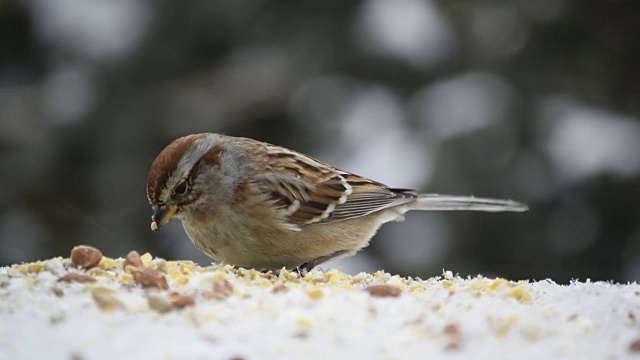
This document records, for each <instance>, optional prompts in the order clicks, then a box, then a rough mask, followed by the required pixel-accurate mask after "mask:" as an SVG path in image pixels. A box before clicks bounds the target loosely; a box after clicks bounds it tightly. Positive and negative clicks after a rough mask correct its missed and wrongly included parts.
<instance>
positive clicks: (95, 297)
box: [0, 255, 640, 359]
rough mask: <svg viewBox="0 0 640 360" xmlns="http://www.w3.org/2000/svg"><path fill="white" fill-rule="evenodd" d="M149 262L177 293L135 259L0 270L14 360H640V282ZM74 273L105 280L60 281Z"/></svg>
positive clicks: (2, 328) (4, 348) (0, 307)
mask: <svg viewBox="0 0 640 360" xmlns="http://www.w3.org/2000/svg"><path fill="white" fill-rule="evenodd" d="M142 262H143V263H144V266H145V267H147V268H150V269H159V270H160V272H159V273H160V274H161V276H162V277H164V278H166V279H167V281H168V289H166V290H162V289H154V288H153V286H154V284H155V283H154V281H156V280H158V279H154V280H153V281H151V284H150V283H148V282H145V281H144V279H141V278H138V277H135V278H134V276H132V274H133V273H134V272H136V271H135V270H134V269H132V268H131V267H127V269H123V261H122V259H116V260H114V259H109V258H102V260H100V263H99V265H98V266H96V267H93V268H91V269H89V270H86V269H78V268H76V267H74V266H72V265H71V262H70V260H69V259H62V258H56V259H51V260H47V261H44V262H37V263H31V264H21V265H14V266H12V267H5V268H0V359H37V358H46V359H285V358H289V359H298V358H302V357H303V358H304V359H330V358H350V359H368V358H372V359H412V358H413V359H416V358H429V359H438V358H446V359H467V358H479V359H499V358H505V359H513V358H516V357H517V358H519V359H551V358H567V359H621V358H627V357H629V358H638V357H640V342H638V340H640V323H639V321H640V320H638V319H637V316H640V286H639V285H637V284H629V285H617V284H610V283H602V282H596V283H593V282H586V283H582V282H574V283H572V284H570V285H568V286H562V285H557V284H555V283H554V282H552V281H540V282H511V281H507V280H504V279H487V278H483V277H480V276H479V277H475V278H468V279H462V278H459V277H455V276H453V275H452V274H451V273H449V272H446V273H445V274H444V275H443V276H442V277H438V278H431V279H428V280H420V279H406V278H401V277H399V276H391V275H390V274H387V273H384V272H377V273H375V274H364V273H363V274H359V275H356V276H349V275H345V274H343V273H341V272H340V271H338V270H335V269H334V270H328V271H325V272H320V271H312V272H310V273H308V274H307V275H306V276H304V277H300V276H299V275H297V274H295V273H289V272H286V271H283V272H281V273H280V274H279V275H278V276H275V275H272V274H267V275H265V274H262V273H259V272H256V271H254V270H244V269H234V268H232V267H229V266H210V267H199V266H197V265H195V264H193V263H191V262H185V261H179V262H174V261H165V260H162V259H151V256H149V255H144V256H142ZM150 271H151V270H150ZM70 272H73V273H79V274H84V275H88V276H90V277H91V278H93V279H95V280H96V281H95V282H78V281H79V280H84V281H92V280H91V279H87V278H81V279H78V278H73V279H71V280H72V281H71V282H65V281H59V279H60V278H61V277H63V276H64V275H65V274H68V273H70ZM74 276H75V275H74ZM141 283H143V284H146V285H147V287H146V288H143V287H142V285H141ZM161 283H162V282H159V283H158V284H161ZM158 284H155V285H156V286H160V287H162V286H163V285H158ZM375 285H384V286H375ZM372 286H375V287H372Z"/></svg>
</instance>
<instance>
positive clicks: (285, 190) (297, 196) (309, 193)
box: [257, 146, 416, 226]
mask: <svg viewBox="0 0 640 360" xmlns="http://www.w3.org/2000/svg"><path fill="white" fill-rule="evenodd" d="M268 150H269V151H268V153H267V156H268V158H269V159H268V164H269V165H270V171H268V172H266V173H265V174H263V175H262V176H261V177H260V178H259V179H258V180H257V185H258V186H259V187H260V188H261V189H262V191H263V193H264V194H266V195H267V198H268V200H269V201H271V202H272V204H273V205H274V206H275V207H276V208H277V209H279V210H280V211H281V213H282V215H283V220H285V219H286V221H288V222H289V223H290V224H293V225H296V226H303V225H308V224H313V223H318V222H331V221H339V220H346V219H351V218H355V217H360V216H365V215H368V214H371V213H373V212H376V211H378V210H381V209H385V208H387V207H391V206H395V205H398V204H402V203H405V202H409V201H412V199H414V198H415V196H416V195H415V194H413V193H411V192H410V190H405V189H402V190H391V189H389V188H388V187H386V186H385V185H383V184H380V183H377V182H374V181H371V180H368V179H366V178H363V177H360V176H358V175H353V174H349V173H346V172H343V171H340V170H337V169H335V168H333V167H331V166H330V165H327V164H325V163H322V162H320V161H318V160H315V159H313V158H310V157H307V156H306V155H302V154H299V153H295V152H293V151H291V150H288V149H284V148H280V147H275V146H274V147H270V148H268ZM303 179H304V180H303Z"/></svg>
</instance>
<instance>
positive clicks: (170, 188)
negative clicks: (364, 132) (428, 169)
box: [146, 133, 528, 270]
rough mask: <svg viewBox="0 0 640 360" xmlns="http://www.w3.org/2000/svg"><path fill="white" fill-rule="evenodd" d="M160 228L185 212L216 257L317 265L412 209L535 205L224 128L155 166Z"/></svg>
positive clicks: (170, 151) (172, 151)
mask: <svg viewBox="0 0 640 360" xmlns="http://www.w3.org/2000/svg"><path fill="white" fill-rule="evenodd" d="M146 190H147V197H148V200H149V203H150V205H151V207H152V209H153V215H152V216H151V230H153V231H156V230H158V229H159V228H160V227H161V226H162V225H164V224H166V223H167V222H168V221H169V220H170V219H172V218H178V219H179V220H180V221H181V222H182V225H183V227H184V230H185V232H186V233H187V236H188V237H189V239H191V241H192V242H193V244H194V245H195V246H196V247H197V248H198V249H200V250H201V251H202V252H204V253H205V254H206V255H208V256H209V257H211V258H213V259H214V260H216V261H219V262H223V263H227V264H231V265H236V266H241V267H247V268H256V269H263V270H264V269H273V270H277V269H281V268H283V267H284V268H287V269H301V270H311V269H312V268H314V267H316V266H318V265H320V264H322V263H324V262H327V261H330V260H335V259H338V258H341V257H345V256H350V255H353V254H355V253H356V252H357V251H358V250H360V249H362V248H363V247H366V246H367V245H368V244H369V240H370V239H371V238H372V237H373V235H375V233H376V231H377V230H378V228H380V226H381V225H382V224H384V223H386V222H389V221H401V220H402V219H403V215H404V214H405V213H406V212H407V211H409V210H471V211H489V212H499V211H516V212H521V211H526V210H527V209H528V208H527V205H525V204H522V203H519V202H515V201H512V200H500V199H487V198H476V197H473V196H451V195H438V194H418V193H417V192H416V191H414V190H411V189H400V188H390V187H388V186H386V185H384V184H381V183H379V182H376V181H373V180H370V179H367V178H365V177H362V176H359V175H355V174H352V173H349V172H347V171H343V170H339V169H336V168H335V167H333V166H331V165H328V164H326V163H324V162H321V161H319V160H316V159H314V158H312V157H310V156H307V155H304V154H301V153H299V152H296V151H293V150H289V149H287V148H284V147H280V146H276V145H272V144H268V143H265V142H261V141H257V140H253V139H249V138H242V137H232V136H226V135H221V134H216V133H203V134H192V135H188V136H184V137H181V138H178V139H176V140H174V141H173V142H171V143H170V144H169V145H168V146H167V147H166V148H164V150H162V151H161V152H160V154H159V155H158V156H157V158H156V159H155V161H154V162H153V164H152V165H151V169H150V171H149V176H148V178H147V186H146Z"/></svg>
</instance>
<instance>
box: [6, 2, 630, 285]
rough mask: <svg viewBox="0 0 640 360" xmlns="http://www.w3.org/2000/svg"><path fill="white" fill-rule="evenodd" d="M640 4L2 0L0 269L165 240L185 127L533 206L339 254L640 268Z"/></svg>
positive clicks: (431, 223) (187, 250) (437, 225)
mask: <svg viewBox="0 0 640 360" xmlns="http://www.w3.org/2000/svg"><path fill="white" fill-rule="evenodd" d="M638 19H640V6H638V4H637V3H635V2H633V1H628V2H627V1H578V0H575V1H571V0H537V1H529V0H510V1H499V0H486V1H480V0H469V1H463V0H459V1H452V0H448V1H444V0H440V1H422V0H394V1H385V0H365V1H313V2H290V1H285V2H283V1H266V0H263V1H255V0H252V1H249V0H234V1H195V2H189V3H188V5H187V4H185V3H182V2H177V1H169V0H164V1H148V0H135V1H134V0H56V1H50V0H29V1H27V0H3V1H1V2H0V29H1V30H0V32H1V34H2V36H1V37H0V174H1V176H0V265H7V264H11V263H16V262H23V261H33V260H37V259H45V258H49V257H53V256H68V254H69V251H70V249H71V248H72V247H73V246H75V245H78V244H89V245H94V246H96V247H98V248H99V249H101V250H102V251H103V253H104V254H105V255H108V256H111V257H122V256H125V255H126V254H127V252H128V251H130V250H132V249H136V250H138V251H140V252H141V253H142V252H146V251H150V252H152V254H154V255H156V256H161V257H165V258H169V259H192V260H195V261H197V262H199V263H200V264H203V265H207V264H209V263H210V260H209V259H208V258H206V257H205V256H203V255H201V254H200V253H199V252H198V250H196V249H195V247H194V246H193V245H192V244H191V242H190V241H189V240H188V238H187V237H186V235H185V234H184V232H183V230H182V227H181V225H180V223H179V222H178V221H175V220H174V221H172V222H171V223H170V224H169V225H168V226H166V227H165V228H163V229H162V231H160V232H158V233H152V232H151V231H150V230H149V223H150V216H151V210H150V208H149V206H148V204H147V199H146V195H145V182H146V176H147V171H148V169H149V166H150V164H151V162H152V161H153V159H154V158H155V156H156V155H157V154H158V153H159V152H160V150H162V148H163V147H164V146H165V145H167V144H168V143H169V142H170V141H171V140H173V139H174V138H176V137H179V136H181V135H185V134H189V133H195V132H221V133H225V134H229V135H238V136H248V137H253V138H256V139H259V140H263V141H268V142H272V143H275V144H279V145H283V146H286V147H289V148H293V149H295V150H298V151H301V152H304V153H307V154H310V155H312V156H314V157H316V158H319V159H321V160H323V161H326V162H329V163H331V164H333V165H335V166H337V167H339V168H342V169H344V170H348V171H352V172H354V173H357V174H360V175H364V176H367V177H371V178H373V179H376V180H378V181H381V182H385V183H387V184H389V185H391V186H394V187H415V188H418V189H420V190H421V191H425V192H438V193H451V194H460V195H462V194H464V195H472V194H473V195H476V196H485V197H499V198H511V199H517V200H520V201H524V202H527V203H528V204H529V205H530V207H531V210H530V211H529V212H527V213H523V214H511V213H503V214H487V213H424V212H423V213H410V214H408V216H407V219H406V221H405V222H404V223H402V224H400V223H392V224H387V225H385V226H384V227H383V228H382V229H381V231H380V232H379V233H378V235H377V236H376V237H375V238H374V239H373V241H372V243H371V246H369V247H368V248H367V249H365V250H364V251H361V252H360V253H359V254H358V255H357V256H354V257H351V258H349V259H346V260H340V261H338V262H335V263H332V264H331V265H329V266H326V265H325V266H324V267H325V268H327V267H331V266H338V267H340V268H342V269H343V270H345V271H348V272H352V273H357V272H359V271H375V270H377V269H386V270H388V271H390V272H394V273H400V274H402V275H406V276H420V277H430V276H435V275H439V274H440V273H441V272H442V269H446V270H451V271H453V272H454V273H459V274H460V275H463V276H467V275H475V274H478V273H480V274H483V275H486V276H503V277H508V278H511V279H544V278H552V279H553V280H555V281H558V282H568V281H569V280H570V279H576V278H579V279H582V280H584V279H586V278H591V279H594V280H615V281H621V282H622V281H635V280H639V279H640V121H639V118H640V100H639V99H640V66H638V64H640V43H638V39H639V38H640V22H638Z"/></svg>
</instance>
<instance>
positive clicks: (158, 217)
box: [151, 204, 178, 231]
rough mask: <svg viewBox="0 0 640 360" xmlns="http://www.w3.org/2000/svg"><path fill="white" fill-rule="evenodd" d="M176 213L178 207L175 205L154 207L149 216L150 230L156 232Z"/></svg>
mask: <svg viewBox="0 0 640 360" xmlns="http://www.w3.org/2000/svg"><path fill="white" fill-rule="evenodd" d="M176 211H178V205H175V204H174V205H167V206H160V205H156V206H154V207H153V215H151V230H153V231H156V230H158V229H159V228H160V227H161V226H162V225H164V224H166V223H167V222H169V220H170V219H171V218H172V217H173V215H175V213H176Z"/></svg>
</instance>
